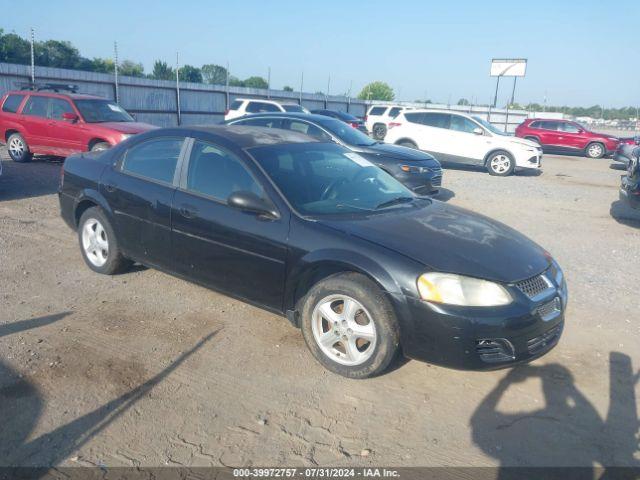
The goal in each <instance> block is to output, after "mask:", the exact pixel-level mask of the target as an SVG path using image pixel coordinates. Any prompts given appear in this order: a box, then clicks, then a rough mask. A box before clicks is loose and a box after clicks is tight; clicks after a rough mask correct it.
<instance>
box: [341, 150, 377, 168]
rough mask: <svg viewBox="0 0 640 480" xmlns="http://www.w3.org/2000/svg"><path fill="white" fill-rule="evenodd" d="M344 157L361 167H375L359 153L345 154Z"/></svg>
mask: <svg viewBox="0 0 640 480" xmlns="http://www.w3.org/2000/svg"><path fill="white" fill-rule="evenodd" d="M344 156H345V157H347V158H348V159H349V160H353V161H354V162H356V163H357V164H358V165H360V166H361V167H373V166H374V165H373V163H371V162H370V161H369V160H367V159H366V158H364V157H361V156H360V155H358V154H357V153H353V152H348V153H345V154H344Z"/></svg>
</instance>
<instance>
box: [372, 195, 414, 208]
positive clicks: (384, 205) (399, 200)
mask: <svg viewBox="0 0 640 480" xmlns="http://www.w3.org/2000/svg"><path fill="white" fill-rule="evenodd" d="M412 201H413V197H396V198H392V199H391V200H387V201H386V202H382V203H381V204H379V205H377V206H376V210H379V209H381V208H387V207H391V206H393V205H397V204H399V203H408V202H412Z"/></svg>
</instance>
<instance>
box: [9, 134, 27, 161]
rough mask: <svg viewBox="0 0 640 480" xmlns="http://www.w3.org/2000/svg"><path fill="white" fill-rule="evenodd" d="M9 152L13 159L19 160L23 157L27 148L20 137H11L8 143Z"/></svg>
mask: <svg viewBox="0 0 640 480" xmlns="http://www.w3.org/2000/svg"><path fill="white" fill-rule="evenodd" d="M9 151H10V152H11V153H12V156H13V157H14V158H17V159H18V160H19V159H21V158H22V157H24V154H25V153H26V151H27V148H26V146H25V144H24V142H23V141H22V139H21V138H20V137H13V138H12V139H11V141H10V142H9Z"/></svg>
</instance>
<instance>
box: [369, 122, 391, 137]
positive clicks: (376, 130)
mask: <svg viewBox="0 0 640 480" xmlns="http://www.w3.org/2000/svg"><path fill="white" fill-rule="evenodd" d="M371 133H372V134H373V138H374V139H375V140H384V137H386V136H387V126H386V125H385V124H384V123H376V124H375V125H374V126H373V128H372V129H371Z"/></svg>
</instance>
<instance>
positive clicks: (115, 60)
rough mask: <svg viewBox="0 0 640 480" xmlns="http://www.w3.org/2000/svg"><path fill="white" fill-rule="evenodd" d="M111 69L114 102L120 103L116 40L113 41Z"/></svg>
mask: <svg viewBox="0 0 640 480" xmlns="http://www.w3.org/2000/svg"><path fill="white" fill-rule="evenodd" d="M113 56H114V61H113V71H114V74H115V87H116V103H120V89H119V86H118V42H113Z"/></svg>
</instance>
